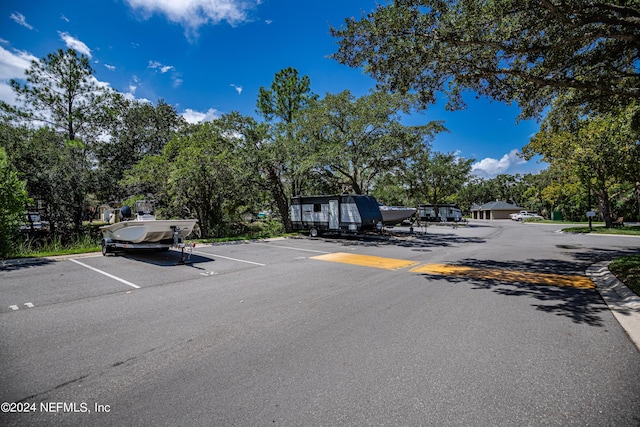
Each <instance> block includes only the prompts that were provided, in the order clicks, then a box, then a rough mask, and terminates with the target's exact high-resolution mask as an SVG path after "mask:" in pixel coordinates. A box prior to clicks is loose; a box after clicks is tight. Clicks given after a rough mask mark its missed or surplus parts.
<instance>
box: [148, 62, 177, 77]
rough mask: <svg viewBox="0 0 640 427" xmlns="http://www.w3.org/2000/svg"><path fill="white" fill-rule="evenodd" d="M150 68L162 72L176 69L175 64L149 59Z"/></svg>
mask: <svg viewBox="0 0 640 427" xmlns="http://www.w3.org/2000/svg"><path fill="white" fill-rule="evenodd" d="M149 68H151V69H154V70H158V71H160V72H161V73H162V74H164V73H166V72H168V71H171V70H174V69H175V68H174V66H173V65H162V64H161V63H159V62H158V61H149Z"/></svg>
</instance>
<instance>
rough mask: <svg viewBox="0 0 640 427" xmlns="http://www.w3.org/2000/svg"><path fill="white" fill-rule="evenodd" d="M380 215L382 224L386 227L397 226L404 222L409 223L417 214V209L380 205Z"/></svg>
mask: <svg viewBox="0 0 640 427" xmlns="http://www.w3.org/2000/svg"><path fill="white" fill-rule="evenodd" d="M378 209H380V214H382V223H383V224H386V225H396V224H400V223H402V222H404V221H408V220H409V218H411V217H412V216H413V215H414V214H415V213H416V208H409V207H406V206H386V205H383V204H381V203H379V204H378Z"/></svg>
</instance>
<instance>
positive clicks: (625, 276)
mask: <svg viewBox="0 0 640 427" xmlns="http://www.w3.org/2000/svg"><path fill="white" fill-rule="evenodd" d="M609 270H610V271H611V272H612V273H613V274H614V275H615V276H616V277H617V278H618V279H619V280H620V281H621V282H622V283H624V284H625V285H627V287H629V289H631V290H632V291H633V292H635V293H636V294H637V295H640V254H638V255H628V256H624V257H621V258H617V259H615V260H613V261H611V264H609Z"/></svg>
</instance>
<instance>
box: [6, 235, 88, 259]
mask: <svg viewBox="0 0 640 427" xmlns="http://www.w3.org/2000/svg"><path fill="white" fill-rule="evenodd" d="M99 251H100V244H99V243H98V242H96V241H95V239H93V238H91V237H89V236H84V237H82V238H80V239H78V240H76V241H75V242H72V243H69V244H63V243H62V242H61V240H60V239H59V238H56V239H53V240H52V241H48V242H45V243H44V244H35V242H31V241H28V242H25V243H24V244H22V245H21V246H20V248H19V249H18V251H17V252H16V253H15V254H13V256H11V258H39V257H48V256H59V255H74V254H84V253H90V252H99Z"/></svg>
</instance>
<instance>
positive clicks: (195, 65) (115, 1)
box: [0, 0, 544, 177]
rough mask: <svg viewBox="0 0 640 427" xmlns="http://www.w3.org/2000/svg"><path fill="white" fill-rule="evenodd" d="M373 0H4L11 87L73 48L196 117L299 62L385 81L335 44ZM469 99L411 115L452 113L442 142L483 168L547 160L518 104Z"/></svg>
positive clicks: (514, 168)
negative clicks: (347, 59)
mask: <svg viewBox="0 0 640 427" xmlns="http://www.w3.org/2000/svg"><path fill="white" fill-rule="evenodd" d="M375 5H376V2H375V1H370V0H323V1H300V0H62V1H50V0H30V1H26V2H25V1H24V0H19V1H14V0H4V1H2V2H1V3H0V99H2V100H3V101H6V102H9V103H11V102H13V100H14V95H13V93H12V91H11V89H10V87H9V86H8V82H9V80H10V79H11V78H21V77H23V76H24V70H25V69H26V68H28V67H29V61H30V60H32V59H39V58H42V57H44V56H46V55H47V54H48V53H52V52H55V51H56V50H57V49H66V48H69V47H71V48H74V49H76V50H77V51H78V52H80V53H83V54H85V55H86V56H88V57H89V58H90V60H91V64H92V67H93V68H94V70H95V77H96V78H97V79H98V80H99V81H101V82H103V83H106V84H108V85H109V86H111V87H112V88H114V89H115V90H117V91H119V92H121V93H124V94H127V95H128V96H130V97H132V98H136V99H140V100H148V101H150V102H152V103H154V104H155V103H157V101H158V100H159V99H163V100H164V101H165V102H167V103H169V104H172V105H174V106H175V107H176V109H177V110H178V112H179V113H180V114H183V115H184V116H185V118H187V120H189V121H191V122H197V121H202V120H211V119H213V118H216V117H219V116H220V115H222V114H225V113H229V112H232V111H238V112H240V113H242V114H245V115H254V116H255V110H256V100H257V95H258V90H259V89H260V87H261V86H265V87H268V86H269V85H270V84H271V82H272V81H273V78H274V76H275V74H276V73H277V72H278V71H280V70H282V69H284V68H287V67H294V68H296V69H297V70H298V72H299V73H300V74H301V75H307V76H309V78H310V79H311V89H312V91H313V92H315V93H317V94H319V95H320V96H321V97H323V96H324V95H325V94H326V93H338V92H341V91H343V90H347V89H348V90H350V91H351V92H352V93H353V94H354V95H356V96H362V95H365V94H367V93H368V92H369V91H370V90H371V89H372V88H373V87H374V86H375V82H374V81H373V80H372V79H371V78H369V77H368V76H365V75H364V74H363V73H362V71H361V70H360V69H353V68H349V67H346V66H344V65H340V64H339V63H337V62H336V61H334V60H332V59H329V58H328V56H329V55H331V54H332V53H334V52H335V51H336V49H337V45H336V40H335V39H334V38H332V37H331V36H330V35H329V26H330V25H331V26H334V27H340V26H342V24H343V23H344V19H345V18H347V17H352V16H355V17H360V16H361V12H362V11H364V12H369V11H370V10H372V9H373V8H375ZM466 101H467V103H468V108H467V109H466V110H464V111H457V112H446V111H444V106H443V105H435V106H432V107H429V109H428V110H426V111H424V112H422V113H419V114H415V115H412V116H411V117H409V118H407V124H418V123H424V122H427V121H431V120H444V121H445V125H446V127H447V128H448V129H449V130H450V132H449V133H443V134H440V135H438V136H437V137H436V140H435V141H434V143H433V149H434V150H436V151H442V152H457V153H459V155H460V156H462V157H465V158H473V159H475V160H476V163H475V165H474V173H475V174H477V175H478V176H481V177H493V176H495V175H496V174H498V173H510V174H515V173H529V172H537V171H539V170H541V169H543V168H544V165H543V164H540V163H538V162H537V161H535V160H532V161H530V162H524V161H523V160H522V159H520V158H518V157H517V156H516V155H515V153H516V152H517V151H518V150H520V148H521V147H522V146H524V145H525V144H526V143H527V142H528V140H529V138H530V137H531V136H532V135H533V134H534V133H535V132H536V131H537V129H538V124H537V123H536V122H535V121H525V122H520V123H516V120H515V118H516V116H517V115H518V112H519V111H518V108H517V107H516V106H506V105H504V104H501V103H497V102H490V101H488V100H486V99H479V100H477V99H475V96H474V94H469V96H467V97H466Z"/></svg>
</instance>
